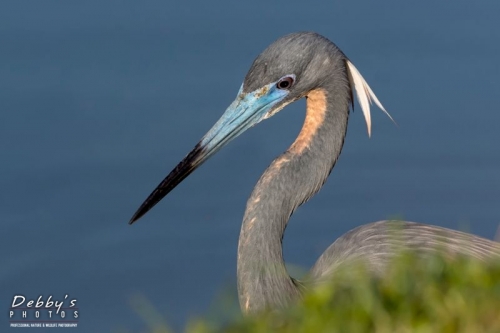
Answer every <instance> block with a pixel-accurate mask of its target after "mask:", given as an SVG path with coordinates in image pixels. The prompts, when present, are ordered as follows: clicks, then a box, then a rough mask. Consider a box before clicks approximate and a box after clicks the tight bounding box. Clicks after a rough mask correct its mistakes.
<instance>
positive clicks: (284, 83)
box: [276, 76, 293, 89]
mask: <svg viewBox="0 0 500 333" xmlns="http://www.w3.org/2000/svg"><path fill="white" fill-rule="evenodd" d="M292 84H293V78H291V77H290V76H287V77H284V78H282V79H281V80H279V81H278V83H276V87H277V88H278V89H290V87H291V86H292Z"/></svg>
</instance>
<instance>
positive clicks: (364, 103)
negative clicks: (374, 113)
mask: <svg viewBox="0 0 500 333" xmlns="http://www.w3.org/2000/svg"><path fill="white" fill-rule="evenodd" d="M346 62H347V74H348V76H349V82H350V84H351V89H352V87H354V89H355V90H356V95H357V96H358V102H359V105H360V106H361V110H362V111H363V115H364V116H365V121H366V126H367V127H368V136H371V134H372V120H371V115H370V104H372V100H373V101H374V102H375V104H377V106H378V107H379V108H380V109H381V110H382V111H384V113H385V114H386V115H387V116H388V117H389V118H390V119H391V120H392V121H393V122H394V123H396V122H395V121H394V119H392V117H391V115H390V114H389V112H387V111H386V110H385V109H384V107H383V106H382V103H380V101H379V100H378V98H377V96H375V93H374V92H373V90H372V89H371V88H370V86H369V85H368V83H367V82H366V81H365V79H364V78H363V76H362V75H361V73H360V72H359V71H358V70H357V69H356V67H354V65H353V64H352V62H350V61H349V60H346Z"/></svg>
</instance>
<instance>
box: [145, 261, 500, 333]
mask: <svg viewBox="0 0 500 333" xmlns="http://www.w3.org/2000/svg"><path fill="white" fill-rule="evenodd" d="M232 310H234V309H231V311H232ZM228 311H229V309H228ZM149 328H150V329H151V331H153V332H162V331H163V330H162V327H161V326H157V327H154V325H153V327H152V326H149ZM163 328H166V327H165V326H164V327H163ZM185 331H186V332H315V333H316V332H317V333H319V332H349V333H350V332H352V333H355V332H464V333H465V332H467V333H471V332H500V263H499V262H492V263H488V264H485V263H481V262H477V261H473V260H466V259H455V260H454V261H453V262H450V261H446V260H444V259H443V258H441V257H437V256H436V257H431V258H429V257H426V258H425V259H421V258H418V257H416V256H415V255H401V257H399V258H398V259H395V260H394V262H392V263H391V265H390V267H389V269H388V270H387V272H386V273H385V274H384V275H383V276H379V277H372V276H370V275H369V274H368V273H367V270H366V269H365V268H364V266H362V265H358V266H356V267H355V268H354V269H353V267H352V266H351V267H350V268H349V269H347V268H346V269H342V270H340V271H339V272H338V273H336V275H335V277H334V278H333V279H332V282H331V283H329V284H325V285H323V286H321V287H319V288H318V289H315V290H314V291H311V292H310V293H309V294H307V295H305V297H304V300H303V301H302V302H300V303H298V304H296V305H294V306H292V307H290V308H289V309H287V310H285V311H281V312H268V313H263V314H261V315H259V316H254V317H247V318H243V317H241V316H239V317H236V318H234V319H232V320H229V322H226V323H224V324H222V323H217V322H214V320H213V319H212V320H208V319H197V320H193V321H191V322H190V323H188V325H187V327H186V329H185ZM163 332H165V331H163Z"/></svg>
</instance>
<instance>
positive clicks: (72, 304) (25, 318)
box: [9, 294, 80, 327]
mask: <svg viewBox="0 0 500 333" xmlns="http://www.w3.org/2000/svg"><path fill="white" fill-rule="evenodd" d="M76 303H77V299H76V298H71V297H69V295H67V294H66V295H64V296H63V297H62V298H61V299H57V298H55V297H54V296H52V295H49V296H47V297H44V296H43V295H40V296H38V298H32V299H30V298H28V297H26V296H24V295H14V296H13V298H12V302H11V304H10V308H9V324H10V327H78V318H79V317H80V313H79V310H78V306H77V304H76Z"/></svg>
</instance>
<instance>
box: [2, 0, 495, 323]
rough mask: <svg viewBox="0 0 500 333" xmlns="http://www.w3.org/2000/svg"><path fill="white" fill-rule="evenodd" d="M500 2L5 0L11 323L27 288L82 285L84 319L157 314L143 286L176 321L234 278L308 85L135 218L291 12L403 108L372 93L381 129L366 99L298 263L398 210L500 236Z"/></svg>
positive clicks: (307, 228)
mask: <svg viewBox="0 0 500 333" xmlns="http://www.w3.org/2000/svg"><path fill="white" fill-rule="evenodd" d="M498 13H500V2H498V1H494V0H489V1H487V0H485V1H481V2H472V1H465V0H460V1H453V2H449V1H446V2H445V1H429V0H426V1H417V2H415V1H413V2H402V1H396V0H392V1H384V2H381V1H368V0H366V1H362V0H359V1H358V0H356V1H343V2H340V1H339V2H336V3H332V2H327V1H324V2H319V1H317V2H314V1H310V2H305V1H248V2H242V1H227V0H226V1H219V2H208V1H200V0H198V1H186V2H180V1H159V0H158V1H152V0H148V1H141V2H139V1H97V0H86V1H78V2H77V1H48V0H47V1H4V2H2V3H1V4H0V158H1V160H0V162H1V163H0V189H1V191H0V226H1V233H0V234H1V241H0V263H1V269H0V288H1V289H0V311H2V313H0V317H1V318H3V319H2V321H1V322H0V325H1V327H0V331H4V329H6V328H7V327H8V323H7V321H8V316H7V311H8V307H9V306H10V303H11V301H12V297H13V295H15V294H23V295H26V296H27V297H30V298H36V297H38V296H39V295H44V296H45V297H46V296H48V295H54V297H55V298H61V297H62V296H63V295H65V294H69V295H70V296H71V297H76V298H77V299H78V306H79V309H80V322H79V329H78V331H81V332H96V331H112V330H117V329H120V328H128V329H131V330H138V329H140V328H141V327H144V326H145V324H144V322H143V319H141V317H140V316H139V315H138V314H137V312H136V311H135V310H134V307H133V305H132V304H131V303H133V302H132V301H131V299H133V298H134V295H137V294H139V295H143V296H144V297H146V298H147V299H148V300H149V301H150V302H151V303H152V304H153V305H154V306H155V308H156V309H157V310H158V311H159V312H160V313H161V314H163V315H164V316H165V318H166V320H167V321H168V322H169V323H170V324H171V325H172V326H173V327H174V328H176V329H180V328H181V327H183V325H184V324H185V322H186V321H187V320H188V319H189V318H191V317H193V316H197V315H200V314H204V313H207V312H208V311H214V310H210V309H212V305H211V304H213V303H214V302H215V303H217V301H214V300H216V298H217V295H220V294H221V293H223V294H224V293H229V294H231V293H233V294H234V291H235V288H236V248H237V241H238V234H239V229H240V222H241V218H242V215H243V211H244V207H245V203H246V199H247V197H248V195H249V194H250V192H251V190H252V187H253V185H254V184H255V182H256V181H257V179H258V178H259V175H260V174H261V173H262V172H263V170H264V169H265V168H266V167H267V166H268V165H269V163H270V161H271V160H272V159H273V158H274V157H276V156H277V155H278V154H279V153H281V152H282V151H283V150H285V149H286V148H287V147H288V145H289V144H290V143H291V142H292V141H293V139H294V137H295V136H296V135H297V133H298V131H299V130H300V126H301V123H302V121H303V118H304V106H305V103H304V102H303V101H301V102H298V103H295V104H294V105H291V106H289V107H287V108H286V109H285V110H284V111H282V112H281V113H280V114H278V115H277V116H276V117H274V118H272V119H270V120H268V121H265V122H264V123H262V124H260V125H259V126H257V127H255V128H252V129H251V130H250V131H249V132H247V133H245V134H244V135H243V136H242V137H240V138H238V139H237V140H236V141H234V142H232V143H231V144H230V145H228V146H227V147H225V148H224V149H223V150H222V151H221V152H220V153H219V154H217V155H216V156H214V157H213V158H212V159H211V160H210V161H208V162H207V163H206V164H205V165H203V166H202V167H201V168H200V169H199V170H197V171H196V172H195V173H194V174H193V175H192V176H190V177H189V178H188V179H186V180H185V182H183V183H182V184H181V185H180V186H179V187H178V188H176V189H175V191H173V192H172V193H171V194H170V195H169V196H168V197H167V198H166V200H164V201H162V202H161V203H160V204H159V205H158V206H157V207H155V209H154V210H152V211H151V212H150V213H149V214H148V215H147V216H146V217H145V218H144V219H143V220H141V221H139V223H137V224H136V225H133V226H129V225H127V222H128V220H129V218H130V217H131V215H132V214H133V212H134V211H135V210H136V208H137V207H138V205H139V204H140V203H141V202H142V201H143V200H144V199H145V197H146V196H147V195H148V194H149V193H150V191H151V190H152V189H153V188H154V187H155V186H156V185H157V183H158V182H159V181H160V180H161V179H163V177H164V176H165V175H166V173H167V172H169V171H170V169H171V168H173V167H174V166H175V165H176V163H177V162H178V161H179V160H180V159H181V158H182V157H183V156H184V155H185V154H186V153H187V152H189V150H190V149H191V148H192V147H193V146H194V145H195V144H196V142H197V141H198V140H199V139H200V138H201V136H202V135H203V134H204V133H205V132H206V131H207V130H208V129H209V128H210V127H211V125H212V124H213V123H214V122H215V121H216V120H217V119H218V118H219V116H220V115H221V114H222V112H223V111H224V110H225V108H226V107H227V105H229V103H230V102H231V101H232V100H233V99H234V97H235V95H236V93H237V91H238V88H239V87H240V84H241V82H242V80H243V77H244V75H245V73H246V71H247V69H248V68H249V66H250V64H251V62H252V61H253V59H254V58H255V56H257V55H258V54H259V53H260V52H261V51H262V50H263V49H264V48H265V47H266V46H267V45H268V44H270V43H271V42H272V41H273V40H275V39H276V38H278V37H280V36H282V35H284V34H286V33H289V32H294V31H301V30H313V31H317V32H319V33H321V34H323V35H325V36H327V37H328V38H330V39H331V40H332V41H334V42H335V43H336V44H337V45H338V46H339V47H340V48H341V49H342V50H343V51H344V52H345V53H346V54H347V55H348V56H349V57H350V59H351V60H352V61H353V62H354V64H355V65H356V66H357V67H358V69H359V70H360V71H361V73H362V74H363V75H364V76H365V78H366V79H367V81H368V82H369V83H370V85H371V87H372V88H373V90H374V91H375V92H376V94H377V95H378V97H379V99H380V100H381V101H382V103H383V104H384V105H385V107H386V108H387V110H388V111H389V112H390V113H391V114H392V115H393V117H394V118H395V120H396V121H397V123H398V125H399V126H395V125H394V124H393V123H391V122H390V120H389V119H388V118H387V117H386V116H385V115H384V114H383V113H382V112H380V111H378V110H374V111H373V115H372V117H373V135H372V138H371V139H369V138H368V137H367V133H366V127H365V124H364V120H363V117H362V113H361V112H360V110H359V108H358V109H357V110H356V111H355V112H354V114H352V115H351V118H350V123H349V130H348V135H347V139H346V142H345V146H344V150H343V153H342V155H341V157H340V160H339V162H338V163H337V165H336V167H335V169H334V171H333V173H332V175H331V177H330V179H329V181H328V182H327V183H326V186H325V187H324V188H323V189H322V190H321V192H320V193H319V194H318V195H317V196H316V197H315V198H313V199H312V200H311V201H310V202H309V203H307V204H306V205H304V206H303V207H301V208H300V209H299V210H298V211H297V212H296V214H295V215H294V216H293V218H292V219H291V222H290V225H289V228H288V229H287V232H286V236H285V241H284V247H285V257H286V260H287V262H288V263H290V264H291V265H294V266H299V267H302V268H304V269H307V268H308V267H310V266H311V265H312V264H313V263H314V262H315V260H316V258H317V257H318V256H319V255H320V254H321V253H322V252H323V251H324V249H325V248H326V247H327V246H328V245H329V244H330V243H331V242H332V241H334V240H335V239H336V238H337V237H339V236H340V235H342V234H343V233H345V232H347V231H348V230H350V229H352V228H353V227H355V226H358V225H361V224H365V223H368V222H373V221H377V220H381V219H387V218H392V217H402V218H405V219H407V220H412V221H419V222H426V223H431V224H436V225H440V226H445V227H450V228H454V229H465V230H469V231H471V232H473V233H475V234H478V235H481V236H484V237H487V238H493V237H494V235H495V232H496V229H497V226H498V224H499V223H500V205H498V201H499V200H498V199H499V198H500V173H499V172H498V170H499V168H500V149H498V144H499V142H500V130H499V124H500V107H499V105H500V93H499V92H500V80H499V77H500V66H499V59H500V21H499V20H498ZM219 297H220V296H219ZM224 310H227V311H228V312H231V311H234V310H237V305H236V304H233V305H227V309H222V310H220V309H219V310H218V311H222V312H224ZM39 331H43V330H39Z"/></svg>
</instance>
